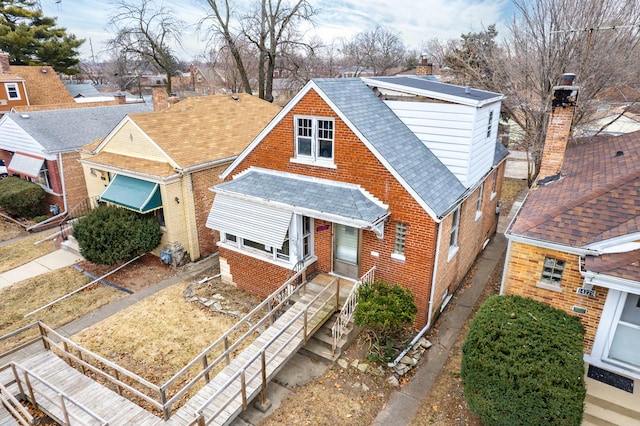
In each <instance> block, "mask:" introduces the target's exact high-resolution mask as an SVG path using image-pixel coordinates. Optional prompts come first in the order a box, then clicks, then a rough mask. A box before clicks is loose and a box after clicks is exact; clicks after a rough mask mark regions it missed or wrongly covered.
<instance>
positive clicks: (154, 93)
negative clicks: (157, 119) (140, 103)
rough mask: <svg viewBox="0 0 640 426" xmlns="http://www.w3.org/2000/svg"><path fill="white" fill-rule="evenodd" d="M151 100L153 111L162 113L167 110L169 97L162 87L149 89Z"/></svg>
mask: <svg viewBox="0 0 640 426" xmlns="http://www.w3.org/2000/svg"><path fill="white" fill-rule="evenodd" d="M151 100H152V101H153V110H154V111H162V110H163V109H167V108H169V97H168V96H167V90H166V89H165V88H164V86H162V87H154V88H152V89H151Z"/></svg>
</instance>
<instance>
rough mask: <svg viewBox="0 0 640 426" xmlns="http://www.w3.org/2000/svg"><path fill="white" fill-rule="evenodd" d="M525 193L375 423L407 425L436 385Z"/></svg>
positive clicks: (497, 259)
mask: <svg viewBox="0 0 640 426" xmlns="http://www.w3.org/2000/svg"><path fill="white" fill-rule="evenodd" d="M526 193H527V191H526V190H525V191H523V192H522V193H521V194H520V195H519V196H518V199H517V200H516V201H515V202H514V203H513V206H512V208H511V210H510V211H509V214H508V215H503V216H500V218H499V220H498V231H497V232H496V235H495V236H494V237H493V239H492V240H491V242H490V243H489V244H488V245H487V247H486V248H485V249H484V251H483V252H482V253H481V254H480V256H479V257H478V260H477V261H476V268H475V272H474V274H473V277H472V278H471V285H470V286H469V287H467V288H464V289H461V290H460V291H459V292H458V293H457V294H456V295H455V297H454V298H453V299H452V300H451V302H450V303H449V305H448V306H447V308H446V310H445V311H444V313H443V314H442V317H441V320H440V324H439V326H438V328H437V329H435V333H434V334H432V335H431V336H430V339H429V340H430V341H431V343H432V344H433V346H432V347H431V348H430V349H429V350H428V351H427V352H425V353H426V356H424V357H423V358H422V360H421V361H420V365H419V366H418V368H417V370H416V373H415V375H414V376H413V377H412V378H411V381H410V382H409V383H408V384H407V385H405V386H403V387H402V388H400V389H399V390H397V391H396V392H395V393H394V394H393V395H392V396H391V399H390V400H389V401H388V402H387V404H386V405H385V406H384V407H383V409H382V410H381V411H380V413H378V416H377V417H376V419H375V420H374V422H373V423H372V425H374V426H386V425H407V424H409V423H411V421H412V420H413V418H414V417H415V415H416V413H417V411H418V408H420V406H421V404H422V401H423V400H424V399H425V397H426V396H427V394H428V393H429V391H430V390H431V388H432V387H433V384H434V383H435V381H436V378H437V377H438V375H439V374H440V371H441V370H442V368H443V367H444V365H445V363H446V362H447V359H448V358H449V352H450V350H451V348H452V347H453V345H454V343H455V341H456V339H457V338H458V335H459V334H460V330H462V327H463V326H464V324H465V322H466V321H467V319H468V318H469V317H470V316H471V315H472V314H473V312H474V309H475V306H476V303H477V302H478V299H479V298H480V294H481V293H482V291H483V290H484V287H485V285H486V284H487V281H488V280H489V276H490V275H491V273H492V272H493V270H494V269H495V268H496V266H497V265H498V263H499V262H500V260H501V259H502V255H503V254H504V253H505V251H506V249H507V239H506V238H505V236H504V231H505V230H506V228H507V226H508V225H509V223H510V222H511V221H512V219H513V216H514V215H515V213H516V212H517V211H518V209H519V208H520V206H521V205H522V201H523V200H524V197H525V195H526Z"/></svg>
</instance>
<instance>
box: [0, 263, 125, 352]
mask: <svg viewBox="0 0 640 426" xmlns="http://www.w3.org/2000/svg"><path fill="white" fill-rule="evenodd" d="M89 282H90V279H89V278H88V277H86V276H85V275H83V274H82V273H80V272H78V271H77V270H75V269H74V268H72V267H66V268H62V269H57V270H55V271H51V272H49V273H46V274H43V275H40V276H37V277H34V278H31V279H29V280H24V281H21V282H19V283H16V284H14V285H12V286H10V287H7V288H3V289H1V290H0V300H2V309H0V335H5V334H7V333H10V332H11V331H14V330H17V329H19V328H20V327H24V326H26V325H28V324H31V323H33V322H35V321H36V320H42V321H44V322H45V323H46V324H47V325H49V326H50V327H52V328H57V327H61V326H62V325H64V324H67V323H69V322H71V321H73V320H74V319H76V318H79V317H81V316H83V315H85V314H87V313H89V312H91V311H93V310H95V309H97V308H99V307H101V306H103V305H105V304H107V303H109V302H111V301H113V300H116V299H119V298H120V297H123V296H125V293H123V292H121V291H118V290H116V289H114V288H111V287H107V286H104V285H102V284H98V283H96V284H94V285H92V286H90V287H89V288H87V289H85V290H83V291H81V292H78V293H76V294H74V295H73V296H70V297H69V298H67V299H64V300H62V301H60V302H58V303H56V304H54V305H52V306H50V307H48V308H46V309H43V310H41V311H39V312H37V313H35V314H33V315H30V316H28V317H26V318H25V317H24V316H25V315H26V314H28V313H30V312H32V311H34V310H36V309H38V308H40V307H42V306H44V305H46V304H47V303H49V302H52V301H54V300H56V299H57V298H59V297H61V296H64V295H65V294H67V293H70V292H71V291H73V290H76V289H78V288H80V287H82V286H83V285H85V284H88V283H89ZM21 338H22V339H25V338H26V336H18V337H16V338H12V339H8V340H6V341H2V342H0V352H3V351H5V350H7V349H9V348H11V347H13V346H15V345H16V344H17V343H19V342H20V341H22V340H20V339H21Z"/></svg>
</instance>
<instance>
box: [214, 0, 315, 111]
mask: <svg viewBox="0 0 640 426" xmlns="http://www.w3.org/2000/svg"><path fill="white" fill-rule="evenodd" d="M207 2H208V3H209V6H211V10H212V12H213V13H212V14H211V15H210V16H208V17H207V19H205V20H204V21H203V22H202V23H204V22H211V25H212V27H211V30H212V32H213V34H214V35H216V36H217V37H219V38H221V39H222V40H224V42H225V43H226V45H227V48H228V49H229V52H230V53H231V55H232V57H233V58H234V60H235V63H236V67H237V68H238V72H239V73H240V75H241V77H242V81H243V86H244V90H245V91H246V92H247V93H251V92H252V90H251V87H250V84H249V75H248V73H247V69H246V65H245V64H244V62H243V59H242V55H241V54H240V51H239V49H238V45H239V44H240V43H241V42H242V41H243V40H248V41H249V42H250V43H252V44H253V45H254V46H256V48H257V49H258V69H257V71H258V75H257V79H258V96H259V97H260V98H262V99H266V100H268V101H272V100H273V95H272V90H273V75H274V71H275V68H276V59H277V57H278V55H279V54H280V52H281V51H282V50H283V48H284V47H285V46H286V45H303V44H304V43H303V42H302V35H301V34H300V33H299V31H298V25H299V24H300V23H302V22H304V21H310V20H311V18H312V16H313V15H314V14H315V10H314V9H313V7H312V6H311V4H310V3H309V2H308V1H307V0H295V1H292V2H289V1H286V0H261V1H260V2H259V3H258V5H257V6H256V9H254V10H247V11H244V12H243V13H241V12H240V11H237V10H233V9H232V8H231V5H230V2H229V0H207ZM234 23H235V24H236V25H235V26H234ZM285 50H286V49H285Z"/></svg>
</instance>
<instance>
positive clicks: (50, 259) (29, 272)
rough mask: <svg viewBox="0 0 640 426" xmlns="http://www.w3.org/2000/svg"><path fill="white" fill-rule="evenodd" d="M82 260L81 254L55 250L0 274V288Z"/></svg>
mask: <svg viewBox="0 0 640 426" xmlns="http://www.w3.org/2000/svg"><path fill="white" fill-rule="evenodd" d="M80 260H82V256H80V255H79V254H76V253H72V252H69V251H66V250H62V249H59V250H56V251H54V252H53V253H49V254H47V255H44V256H42V257H39V258H38V259H36V260H32V261H31V262H28V263H26V264H24V265H22V266H19V267H17V268H15V269H11V270H10V271H6V272H3V273H1V274H0V289H2V288H4V287H8V286H10V285H12V284H15V283H17V282H20V281H22V280H27V279H29V278H33V277H37V276H38V275H41V274H45V273H47V272H50V271H53V270H55V269H60V268H64V267H66V266H71V265H73V264H74V263H76V262H79V261H80Z"/></svg>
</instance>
